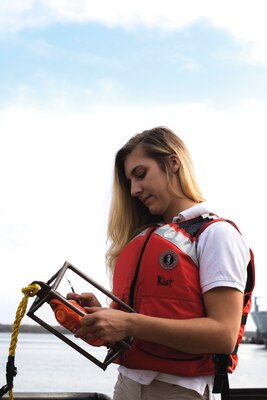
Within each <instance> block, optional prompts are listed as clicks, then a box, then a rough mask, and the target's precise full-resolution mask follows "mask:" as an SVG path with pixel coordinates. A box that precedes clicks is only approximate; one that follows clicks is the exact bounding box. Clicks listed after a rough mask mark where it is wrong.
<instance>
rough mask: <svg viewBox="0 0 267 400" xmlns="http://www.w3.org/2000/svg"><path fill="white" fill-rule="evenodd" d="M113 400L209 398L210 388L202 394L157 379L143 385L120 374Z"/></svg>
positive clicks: (188, 399) (200, 399)
mask: <svg viewBox="0 0 267 400" xmlns="http://www.w3.org/2000/svg"><path fill="white" fill-rule="evenodd" d="M113 400H209V390H208V387H207V388H206V390H205V393H204V395H203V396H201V395H200V394H199V393H197V392H195V391H194V390H191V389H186V388H184V387H182V386H178V385H173V384H171V383H166V382H161V381H157V380H155V381H153V382H151V384H150V385H141V384H140V383H138V382H135V381H133V380H132V379H129V378H126V377H125V376H123V375H121V374H119V376H118V380H117V383H116V385H115V388H114V395H113Z"/></svg>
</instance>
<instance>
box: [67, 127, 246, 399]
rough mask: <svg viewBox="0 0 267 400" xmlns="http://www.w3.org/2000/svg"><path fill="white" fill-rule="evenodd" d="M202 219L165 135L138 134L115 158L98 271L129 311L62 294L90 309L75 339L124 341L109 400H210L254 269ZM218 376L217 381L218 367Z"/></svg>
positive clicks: (192, 183)
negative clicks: (104, 270)
mask: <svg viewBox="0 0 267 400" xmlns="http://www.w3.org/2000/svg"><path fill="white" fill-rule="evenodd" d="M212 211H213V210H211V209H210V208H209V206H208V204H207V203H206V202H205V200H204V198H203V196H202V194H201V191H200V189H199V186H198V184H197V182H196V179H195V175H194V170H193V166H192V161H191V157H190V154H189V152H188V150H187V149H186V147H185V145H184V143H183V142H182V140H181V139H180V138H178V137H177V136H176V135H175V134H174V133H173V132H172V131H171V130H170V129H168V128H165V127H157V128H154V129H151V130H148V131H144V132H142V133H141V134H137V135H135V136H134V137H133V138H131V139H130V140H129V141H128V142H127V143H126V144H125V146H123V147H122V148H121V149H120V150H119V151H118V153H117V155H116V160H115V172H114V186H113V198H112V203H111V208H110V216H109V226H108V238H109V240H110V243H111V245H110V248H109V250H108V252H107V264H108V266H109V269H110V272H111V273H112V275H113V292H114V294H115V295H117V296H118V297H120V298H121V299H122V300H123V301H125V302H127V303H129V304H130V305H131V306H132V307H133V308H134V309H135V310H136V311H137V312H136V313H128V312H124V311H122V310H120V309H118V307H117V306H116V304H113V305H112V307H110V308H100V304H99V302H98V301H97V299H96V298H95V297H94V296H93V295H91V294H89V293H85V294H82V295H78V294H74V295H72V296H70V297H72V298H75V299H76V300H79V301H80V303H81V304H82V305H84V306H85V305H86V306H88V307H90V310H89V309H88V312H89V311H90V316H85V317H84V318H83V319H82V323H81V325H82V326H81V328H80V329H79V330H78V331H77V332H76V334H75V336H76V337H87V338H88V337H90V336H92V335H95V336H97V337H99V338H101V339H103V340H104V341H105V342H106V343H113V342H116V341H118V340H121V339H124V338H125V337H133V338H134V341H133V346H132V348H131V349H130V350H127V351H126V352H125V353H124V354H123V355H122V356H121V357H120V358H119V359H118V360H117V362H118V363H119V364H120V366H119V377H118V381H117V383H116V386H115V390H114V400H127V399H129V400H132V399H153V400H154V399H162V398H164V397H165V398H166V399H200V398H203V399H211V398H212V397H213V396H214V395H213V394H212V389H213V386H214V377H215V376H216V373H217V372H218V365H217V364H216V362H215V361H214V359H215V358H214V355H215V354H223V355H230V354H231V353H232V352H233V350H234V348H235V346H236V343H237V340H238V336H240V335H239V332H240V321H241V317H242V313H245V314H247V312H248V309H249V307H250V301H251V291H252V289H253V284H254V283H253V282H254V280H253V278H254V274H253V271H254V269H253V259H252V253H251V252H250V250H249V248H248V246H247V245H246V243H245V241H244V239H243V238H242V236H241V234H240V233H239V232H238V230H237V229H236V227H234V226H233V225H232V224H231V223H229V222H228V221H225V220H222V219H220V218H219V217H217V216H216V215H214V214H212ZM248 266H249V279H247V268H248ZM248 281H249V282H248ZM246 283H247V285H246ZM245 288H246V292H249V293H248V295H246V301H245V302H244V292H245ZM244 304H245V305H246V309H245V310H243V306H244ZM242 329H243V328H242ZM242 329H241V333H242ZM219 359H220V360H221V358H220V357H219ZM222 360H223V358H222ZM227 360H228V359H227ZM227 362H228V361H227ZM219 368H222V369H223V374H224V375H225V373H226V367H222V362H221V361H220V363H219ZM217 378H218V375H217V376H216V379H217ZM217 383H218V382H217ZM217 383H216V385H215V386H217ZM219 384H220V382H219ZM216 389H218V388H215V390H216ZM219 390H220V389H219Z"/></svg>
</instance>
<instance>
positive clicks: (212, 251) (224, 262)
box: [197, 221, 250, 293]
mask: <svg viewBox="0 0 267 400" xmlns="http://www.w3.org/2000/svg"><path fill="white" fill-rule="evenodd" d="M197 255H198V260H199V274H200V285H201V289H202V293H205V292H207V291H208V290H211V289H213V288H215V287H220V286H226V287H232V288H236V289H238V290H240V291H241V292H242V293H243V292H244V289H245V285H246V279H247V265H248V263H249V260H250V251H249V247H248V245H247V244H246V242H245V240H244V238H243V236H242V235H241V234H240V233H239V232H238V231H237V229H236V228H235V227H233V226H232V225H231V224H230V223H229V222H226V221H220V222H215V223H213V224H211V225H210V226H209V227H207V228H206V229H205V230H204V231H203V232H202V233H201V235H200V236H199V238H198V245H197Z"/></svg>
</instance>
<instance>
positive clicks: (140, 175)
mask: <svg viewBox="0 0 267 400" xmlns="http://www.w3.org/2000/svg"><path fill="white" fill-rule="evenodd" d="M145 176H146V171H144V172H141V173H139V174H138V175H137V179H144V177H145Z"/></svg>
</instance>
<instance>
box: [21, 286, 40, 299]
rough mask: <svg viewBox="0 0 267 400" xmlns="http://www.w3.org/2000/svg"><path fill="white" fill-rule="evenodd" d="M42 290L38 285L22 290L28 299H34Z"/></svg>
mask: <svg viewBox="0 0 267 400" xmlns="http://www.w3.org/2000/svg"><path fill="white" fill-rule="evenodd" d="M39 290H40V286H39V285H38V284H37V283H32V284H31V285H28V286H27V287H24V288H22V289H21V291H22V293H23V294H24V295H25V296H28V297H34V296H35V295H36V294H37V293H38V292H39Z"/></svg>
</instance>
